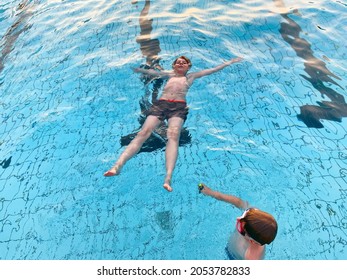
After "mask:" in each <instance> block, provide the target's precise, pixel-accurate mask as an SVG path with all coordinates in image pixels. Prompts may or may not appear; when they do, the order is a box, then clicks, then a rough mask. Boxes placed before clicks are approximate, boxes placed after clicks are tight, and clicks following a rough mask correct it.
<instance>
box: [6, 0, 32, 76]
mask: <svg viewBox="0 0 347 280" xmlns="http://www.w3.org/2000/svg"><path fill="white" fill-rule="evenodd" d="M17 9H18V11H19V13H18V14H17V20H16V21H15V22H14V23H13V24H12V25H11V27H10V28H9V29H8V30H7V31H6V33H5V35H4V36H3V38H4V42H3V43H2V44H1V45H2V51H1V53H0V73H1V72H2V70H3V69H4V67H5V60H6V58H7V56H8V55H9V54H10V53H11V52H12V51H13V46H14V44H15V42H16V40H17V39H18V37H19V36H20V35H21V34H22V33H23V32H24V31H26V30H28V29H29V28H30V27H31V26H29V25H26V20H27V19H28V18H29V17H30V16H31V15H32V11H31V10H30V9H29V1H24V2H23V3H20V4H19V5H18V7H17Z"/></svg>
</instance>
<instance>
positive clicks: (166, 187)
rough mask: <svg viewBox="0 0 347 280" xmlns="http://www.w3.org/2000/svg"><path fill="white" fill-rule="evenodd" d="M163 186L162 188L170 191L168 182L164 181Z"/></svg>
mask: <svg viewBox="0 0 347 280" xmlns="http://www.w3.org/2000/svg"><path fill="white" fill-rule="evenodd" d="M163 187H164V189H165V190H167V191H168V192H172V188H171V186H170V185H169V184H168V183H165V184H164V185H163Z"/></svg>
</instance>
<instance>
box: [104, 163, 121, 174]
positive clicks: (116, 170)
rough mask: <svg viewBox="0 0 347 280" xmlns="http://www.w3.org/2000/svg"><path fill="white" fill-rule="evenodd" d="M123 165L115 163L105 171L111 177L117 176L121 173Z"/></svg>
mask: <svg viewBox="0 0 347 280" xmlns="http://www.w3.org/2000/svg"><path fill="white" fill-rule="evenodd" d="M120 170H121V166H119V165H115V166H113V167H112V168H111V169H110V170H108V171H106V172H105V173H104V176H105V177H111V176H116V175H119V174H120Z"/></svg>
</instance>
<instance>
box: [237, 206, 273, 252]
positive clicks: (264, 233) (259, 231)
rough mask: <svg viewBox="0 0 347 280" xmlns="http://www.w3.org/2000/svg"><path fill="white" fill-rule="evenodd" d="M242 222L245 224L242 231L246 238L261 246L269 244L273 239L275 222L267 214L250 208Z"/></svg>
mask: <svg viewBox="0 0 347 280" xmlns="http://www.w3.org/2000/svg"><path fill="white" fill-rule="evenodd" d="M242 221H244V222H245V225H244V229H245V230H246V232H247V234H248V236H250V237H251V238H252V239H254V240H255V241H257V242H258V243H260V244H261V245H264V244H270V243H271V242H272V241H273V240H274V239H275V237H276V234H277V222H276V220H275V218H274V217H273V216H272V215H270V214H269V213H266V212H264V211H261V210H259V209H256V208H251V209H249V211H248V213H247V215H246V217H244V218H243V219H242Z"/></svg>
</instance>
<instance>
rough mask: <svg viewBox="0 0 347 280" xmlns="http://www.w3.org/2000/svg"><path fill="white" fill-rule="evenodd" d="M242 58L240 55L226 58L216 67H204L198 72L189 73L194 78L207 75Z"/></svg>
mask: <svg viewBox="0 0 347 280" xmlns="http://www.w3.org/2000/svg"><path fill="white" fill-rule="evenodd" d="M241 60H242V58H241V57H236V58H233V59H231V60H228V61H226V62H224V63H222V64H220V65H218V66H216V67H213V68H210V69H205V70H201V71H199V72H194V73H191V74H190V76H191V77H192V78H194V79H197V78H201V77H204V76H207V75H211V74H213V73H216V72H218V71H220V70H222V69H223V68H225V67H227V66H229V65H231V64H233V63H236V62H239V61H241Z"/></svg>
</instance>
